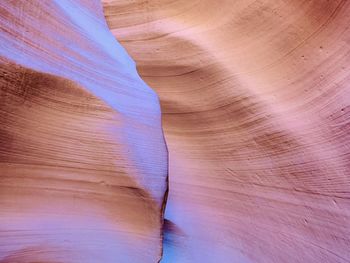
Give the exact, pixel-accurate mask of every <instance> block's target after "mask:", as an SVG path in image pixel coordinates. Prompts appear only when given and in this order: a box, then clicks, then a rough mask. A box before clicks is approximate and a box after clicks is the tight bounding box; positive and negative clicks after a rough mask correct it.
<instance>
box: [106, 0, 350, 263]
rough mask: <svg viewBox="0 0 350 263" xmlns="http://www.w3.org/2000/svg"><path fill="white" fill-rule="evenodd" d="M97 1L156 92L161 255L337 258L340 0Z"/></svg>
mask: <svg viewBox="0 0 350 263" xmlns="http://www.w3.org/2000/svg"><path fill="white" fill-rule="evenodd" d="M103 2H104V12H105V16H106V19H107V22H108V24H109V26H110V28H111V31H112V32H113V34H114V35H115V36H116V38H117V39H118V40H119V41H120V43H121V44H122V45H123V46H124V47H125V48H126V49H127V51H128V52H129V54H130V55H131V56H132V57H133V58H134V59H135V61H136V63H137V65H138V69H139V72H140V75H141V77H142V78H143V79H144V80H145V81H146V82H147V83H148V84H149V86H151V87H152V88H153V89H155V90H156V91H157V93H158V94H159V96H160V100H161V106H162V112H163V124H164V130H165V136H166V141H167V144H168V148H169V165H170V166H169V189H170V190H169V201H168V203H167V208H166V215H165V217H166V219H167V220H169V222H170V225H171V227H170V228H169V231H168V233H166V239H165V244H164V245H165V250H164V260H163V262H166V263H168V262H172V263H173V262H181V263H187V262H205V263H214V262H220V263H221V262H223V263H231V262H293V263H295V262H304V263H305V262H349V261H350V249H349V248H350V218H349V216H350V214H349V212H350V200H349V198H350V192H349V189H350V169H349V168H350V165H349V153H350V148H349V146H350V144H349V136H350V134H349V131H350V126H349V125H350V122H349V121H350V119H349V116H350V113H349V112H350V108H349V102H350V96H349V92H350V45H349V44H350V28H349V25H350V15H349V14H350V2H349V1H341V0H334V1H326V0H321V1H316V0H313V1H305V0H297V1H290V0H287V1H286V0H283V1H280V0H277V1H276V0H264V1H246V0H238V1H232V0H223V1H214V0H203V1H185V0H179V1H170V0H162V1H159V0H150V1H143V0H138V1H131V0H130V1H117V0H116V1H110V0H104V1H103Z"/></svg>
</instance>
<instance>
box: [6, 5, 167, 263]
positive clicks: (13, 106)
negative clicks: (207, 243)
mask: <svg viewBox="0 0 350 263" xmlns="http://www.w3.org/2000/svg"><path fill="white" fill-rule="evenodd" d="M0 41H1V48H0V116H1V120H0V262H3V263H5V262H21V263H28V262H61V263H62V262H64V263H67V262H72V263H77V262H84V263H88V262H91V263H93V262H106V263H107V262H123V263H124V262H125V263H128V262H136V263H137V262H140V263H141V262H142V263H144V262H157V261H159V259H160V257H161V253H162V251H161V248H162V240H161V239H162V232H161V230H162V225H163V209H164V202H165V201H164V200H165V193H166V191H167V169H168V165H167V149H166V145H165V142H164V137H163V133H162V129H161V115H160V107H159V102H158V97H157V95H156V94H155V92H154V91H153V90H151V89H150V88H149V87H148V86H147V85H146V84H145V83H144V82H143V81H142V80H141V78H140V77H139V76H138V74H137V71H136V68H135V63H134V62H133V60H132V59H131V58H130V57H129V56H128V55H127V53H126V52H125V50H124V49H123V48H122V47H121V46H120V45H119V44H118V43H117V42H116V40H115V38H114V37H113V35H112V34H111V33H110V31H109V29H108V27H107V25H106V23H105V20H104V17H103V13H102V6H101V3H100V1H91V0H89V1H88V0H86V1H83V0H81V1H69V0H57V1H36V0H31V1H10V0H5V1H1V2H0Z"/></svg>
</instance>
